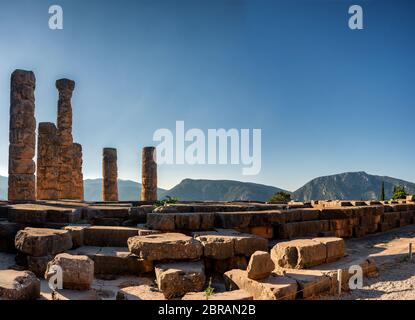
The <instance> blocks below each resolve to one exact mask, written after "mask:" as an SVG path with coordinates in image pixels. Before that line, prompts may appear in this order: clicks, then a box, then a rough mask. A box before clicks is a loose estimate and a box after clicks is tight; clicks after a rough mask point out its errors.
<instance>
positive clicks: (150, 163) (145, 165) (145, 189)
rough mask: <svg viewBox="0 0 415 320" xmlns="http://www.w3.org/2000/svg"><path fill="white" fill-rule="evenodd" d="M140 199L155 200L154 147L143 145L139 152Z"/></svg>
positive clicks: (155, 167) (155, 171) (155, 164)
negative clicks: (140, 166)
mask: <svg viewBox="0 0 415 320" xmlns="http://www.w3.org/2000/svg"><path fill="white" fill-rule="evenodd" d="M141 164H142V168H141V179H142V185H141V201H156V200H157V163H156V148H155V147H145V148H143V151H142V154H141Z"/></svg>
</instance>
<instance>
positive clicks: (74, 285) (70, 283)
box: [45, 253, 94, 290]
mask: <svg viewBox="0 0 415 320" xmlns="http://www.w3.org/2000/svg"><path fill="white" fill-rule="evenodd" d="M54 265H56V266H59V267H61V268H62V271H63V288H64V289H71V290H88V289H90V287H91V284H92V282H93V281H94V261H92V260H91V259H89V258H88V257H87V256H75V255H70V254H67V253H61V254H58V255H57V256H56V257H55V258H54V259H53V260H52V261H50V262H49V263H48V267H47V270H46V272H45V278H46V279H49V278H50V276H51V268H52V266H54Z"/></svg>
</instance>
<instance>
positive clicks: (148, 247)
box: [128, 233, 203, 260]
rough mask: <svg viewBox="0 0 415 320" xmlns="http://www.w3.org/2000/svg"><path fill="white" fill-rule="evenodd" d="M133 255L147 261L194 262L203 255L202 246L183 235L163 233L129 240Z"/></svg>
mask: <svg viewBox="0 0 415 320" xmlns="http://www.w3.org/2000/svg"><path fill="white" fill-rule="evenodd" d="M128 248H129V250H130V252H131V253H133V254H135V255H137V256H139V257H140V258H142V259H145V260H187V259H188V260H192V259H198V258H200V257H201V256H202V254H203V247H202V244H201V243H200V242H199V241H197V240H195V239H193V238H192V237H189V236H186V235H184V234H181V233H161V234H154V235H148V236H137V237H132V238H129V239H128Z"/></svg>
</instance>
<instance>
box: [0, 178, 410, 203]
mask: <svg viewBox="0 0 415 320" xmlns="http://www.w3.org/2000/svg"><path fill="white" fill-rule="evenodd" d="M382 181H384V182H385V195H386V198H387V199H390V198H391V196H392V190H393V187H394V186H396V185H401V186H404V187H405V189H406V192H408V193H411V194H415V183H412V182H408V181H404V180H400V179H395V178H391V177H382V176H374V175H370V174H367V173H365V172H347V173H341V174H336V175H332V176H324V177H320V178H316V179H314V180H311V181H310V182H308V183H307V184H305V185H304V186H303V187H301V188H300V189H298V190H296V191H295V192H293V193H292V197H293V199H295V200H300V201H309V200H325V199H339V200H360V199H364V200H369V199H378V198H379V194H380V191H381V186H382ZM84 188H85V200H87V201H100V200H101V199H102V179H87V180H85V181H84ZM278 191H285V190H282V189H280V188H276V187H271V186H266V185H262V184H256V183H248V182H240V181H232V180H192V179H185V180H183V181H182V182H180V183H179V184H178V185H177V186H175V187H173V188H172V189H170V190H164V189H158V195H159V199H161V198H164V197H165V196H167V195H168V196H171V197H177V198H179V200H183V201H185V200H187V201H192V200H202V201H203V200H212V201H233V200H257V201H267V200H268V199H269V198H270V197H271V196H272V194H273V193H275V192H278ZM286 192H288V191H286ZM118 193H119V198H120V200H124V201H128V200H138V199H139V198H140V193H141V184H139V183H137V182H134V181H130V180H119V181H118ZM6 198H7V178H6V177H2V176H0V200H1V199H6Z"/></svg>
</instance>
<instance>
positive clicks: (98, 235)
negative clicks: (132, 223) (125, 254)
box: [84, 226, 138, 247]
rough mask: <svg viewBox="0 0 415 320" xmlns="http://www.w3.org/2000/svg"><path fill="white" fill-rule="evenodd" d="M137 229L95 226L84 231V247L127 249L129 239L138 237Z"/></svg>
mask: <svg viewBox="0 0 415 320" xmlns="http://www.w3.org/2000/svg"><path fill="white" fill-rule="evenodd" d="M137 235H138V229H137V228H129V227H118V226H93V227H89V228H85V229H84V245H87V246H97V247H125V246H127V241H128V239H129V238H131V237H134V236H137Z"/></svg>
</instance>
